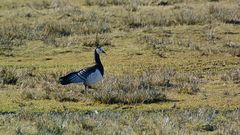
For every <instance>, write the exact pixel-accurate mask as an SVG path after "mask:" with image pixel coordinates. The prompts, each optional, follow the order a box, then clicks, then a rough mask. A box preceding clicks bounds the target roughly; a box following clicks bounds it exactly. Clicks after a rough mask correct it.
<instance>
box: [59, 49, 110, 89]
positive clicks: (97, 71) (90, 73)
mask: <svg viewBox="0 0 240 135" xmlns="http://www.w3.org/2000/svg"><path fill="white" fill-rule="evenodd" d="M101 53H105V52H104V50H103V49H102V48H101V47H97V48H96V49H95V51H94V56H95V62H96V64H95V65H94V66H91V67H87V68H84V69H81V70H80V71H77V72H72V73H69V74H68V75H66V76H63V77H60V79H59V81H60V83H61V84H62V85H67V84H70V83H83V84H84V86H85V89H86V88H92V87H91V86H92V85H94V84H95V83H96V82H98V81H100V80H102V79H103V75H104V68H103V65H102V62H101V60H100V57H99V54H101Z"/></svg>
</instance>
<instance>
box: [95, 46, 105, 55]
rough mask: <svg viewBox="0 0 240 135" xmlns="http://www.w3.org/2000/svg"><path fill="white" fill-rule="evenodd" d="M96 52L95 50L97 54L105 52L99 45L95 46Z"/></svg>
mask: <svg viewBox="0 0 240 135" xmlns="http://www.w3.org/2000/svg"><path fill="white" fill-rule="evenodd" d="M96 52H97V54H101V53H105V52H104V50H103V49H102V48H101V47H97V48H96Z"/></svg>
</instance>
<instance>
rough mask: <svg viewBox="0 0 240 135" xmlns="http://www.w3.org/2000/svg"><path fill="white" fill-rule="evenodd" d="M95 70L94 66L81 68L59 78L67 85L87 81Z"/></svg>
mask: <svg viewBox="0 0 240 135" xmlns="http://www.w3.org/2000/svg"><path fill="white" fill-rule="evenodd" d="M94 71H95V67H94V66H93V67H89V68H85V69H81V70H80V71H78V72H72V73H69V74H68V75H66V76H63V77H61V78H60V79H59V80H60V83H61V84H62V85H67V84H70V83H82V82H85V81H86V79H87V78H88V76H89V74H91V73H92V72H94Z"/></svg>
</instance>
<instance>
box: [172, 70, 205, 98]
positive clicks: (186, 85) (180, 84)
mask: <svg viewBox="0 0 240 135" xmlns="http://www.w3.org/2000/svg"><path fill="white" fill-rule="evenodd" d="M175 81H176V84H177V91H178V93H182V94H196V93H197V92H199V91H200V87H199V84H200V82H201V80H200V79H199V78H198V77H197V76H196V75H193V74H189V73H181V74H177V75H176V76H175Z"/></svg>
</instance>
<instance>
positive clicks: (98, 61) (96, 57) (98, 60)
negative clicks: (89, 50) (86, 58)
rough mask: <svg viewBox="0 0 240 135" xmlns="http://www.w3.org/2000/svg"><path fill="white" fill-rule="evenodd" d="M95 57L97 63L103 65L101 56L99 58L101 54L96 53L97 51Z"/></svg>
mask: <svg viewBox="0 0 240 135" xmlns="http://www.w3.org/2000/svg"><path fill="white" fill-rule="evenodd" d="M94 56H95V62H96V64H99V65H102V62H101V60H100V56H99V54H98V53H97V52H96V50H95V53H94Z"/></svg>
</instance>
